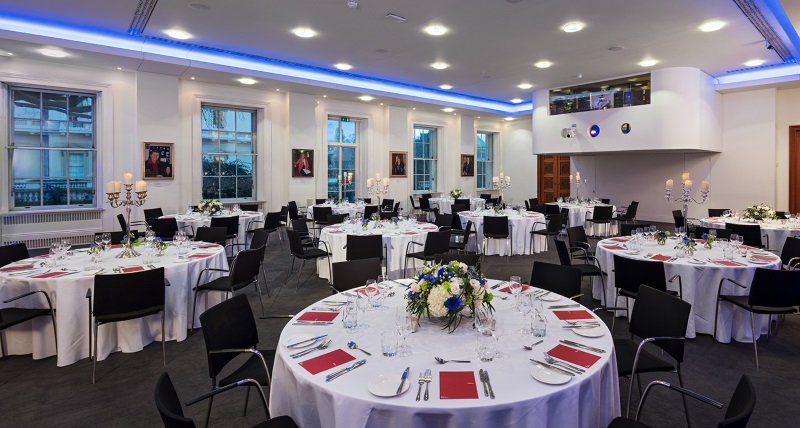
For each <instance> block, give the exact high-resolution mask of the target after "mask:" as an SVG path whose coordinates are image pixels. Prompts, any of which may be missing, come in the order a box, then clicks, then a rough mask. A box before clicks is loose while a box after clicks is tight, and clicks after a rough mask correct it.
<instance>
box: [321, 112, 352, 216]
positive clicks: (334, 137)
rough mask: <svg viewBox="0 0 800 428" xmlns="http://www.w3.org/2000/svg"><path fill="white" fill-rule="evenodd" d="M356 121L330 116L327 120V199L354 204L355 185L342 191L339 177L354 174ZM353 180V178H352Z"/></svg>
mask: <svg viewBox="0 0 800 428" xmlns="http://www.w3.org/2000/svg"><path fill="white" fill-rule="evenodd" d="M357 131H358V121H353V120H352V119H350V118H349V117H339V116H331V117H329V118H328V199H334V200H342V199H343V200H348V201H350V202H355V198H356V185H355V183H353V184H351V185H350V186H347V188H346V189H345V190H344V191H342V188H341V187H340V186H339V176H340V175H341V176H342V177H344V175H345V174H347V173H353V177H355V174H356V150H357V149H358V146H357V145H356V134H357V133H358V132H357ZM354 180H355V178H354Z"/></svg>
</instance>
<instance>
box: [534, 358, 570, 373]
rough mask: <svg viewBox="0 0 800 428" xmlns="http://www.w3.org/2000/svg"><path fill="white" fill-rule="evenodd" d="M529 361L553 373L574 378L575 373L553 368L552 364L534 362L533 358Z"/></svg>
mask: <svg viewBox="0 0 800 428" xmlns="http://www.w3.org/2000/svg"><path fill="white" fill-rule="evenodd" d="M530 360H531V361H533V362H534V363H536V364H538V365H540V366H542V367H547V368H548V369H550V370H555V371H557V372H559V373H562V374H565V375H567V376H573V377H574V376H575V373H572V372H568V371H566V370H564V369H561V368H558V367H556V366H554V365H552V364H547V363H543V362H541V361H537V360H534V359H533V358H531V359H530Z"/></svg>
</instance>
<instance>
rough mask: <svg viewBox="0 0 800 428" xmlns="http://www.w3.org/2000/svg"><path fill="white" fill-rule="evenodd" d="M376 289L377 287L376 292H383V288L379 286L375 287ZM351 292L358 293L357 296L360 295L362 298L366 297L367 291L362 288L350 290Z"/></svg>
mask: <svg viewBox="0 0 800 428" xmlns="http://www.w3.org/2000/svg"><path fill="white" fill-rule="evenodd" d="M376 287H378V290H383V289H384V287H381V286H380V285H377V286H376ZM352 291H355V292H356V293H358V294H362V295H364V296H366V295H367V290H366V288H364V287H361V288H357V289H355V290H352Z"/></svg>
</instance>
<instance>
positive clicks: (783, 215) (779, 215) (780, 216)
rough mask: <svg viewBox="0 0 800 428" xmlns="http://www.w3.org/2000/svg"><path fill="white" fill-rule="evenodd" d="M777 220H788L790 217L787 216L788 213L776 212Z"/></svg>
mask: <svg viewBox="0 0 800 428" xmlns="http://www.w3.org/2000/svg"><path fill="white" fill-rule="evenodd" d="M775 218H776V219H778V220H788V219H789V216H788V215H786V211H775Z"/></svg>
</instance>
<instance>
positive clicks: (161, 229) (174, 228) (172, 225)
mask: <svg viewBox="0 0 800 428" xmlns="http://www.w3.org/2000/svg"><path fill="white" fill-rule="evenodd" d="M149 224H150V228H151V229H152V230H153V232H154V233H155V234H156V236H157V237H159V238H161V240H162V241H172V238H173V237H174V236H175V233H176V232H178V231H179V230H180V228H179V227H178V221H177V220H175V219H174V218H151V219H150V220H149Z"/></svg>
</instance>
